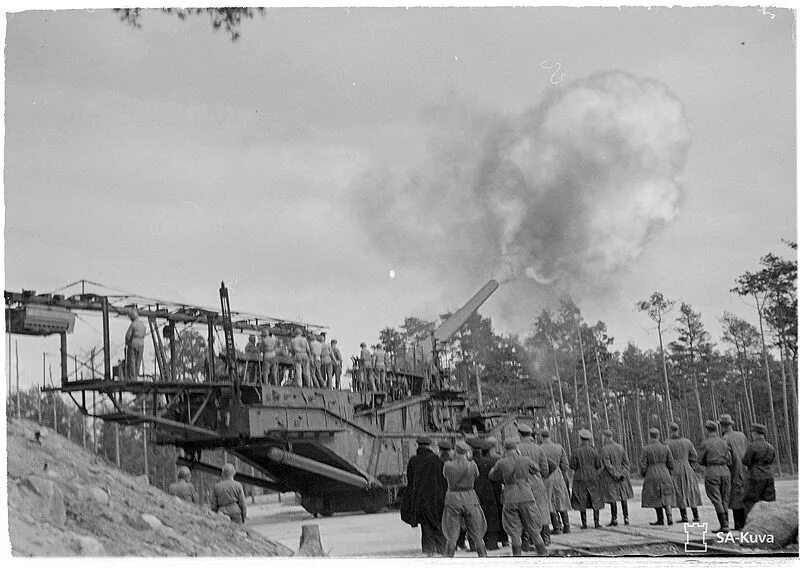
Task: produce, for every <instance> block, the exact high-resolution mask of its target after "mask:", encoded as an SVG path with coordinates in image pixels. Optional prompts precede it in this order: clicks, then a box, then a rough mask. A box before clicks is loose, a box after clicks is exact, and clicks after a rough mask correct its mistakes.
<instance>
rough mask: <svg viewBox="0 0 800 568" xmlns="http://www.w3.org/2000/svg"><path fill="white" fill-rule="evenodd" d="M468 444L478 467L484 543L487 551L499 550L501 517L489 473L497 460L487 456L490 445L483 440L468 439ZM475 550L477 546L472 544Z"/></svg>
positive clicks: (477, 485)
mask: <svg viewBox="0 0 800 568" xmlns="http://www.w3.org/2000/svg"><path fill="white" fill-rule="evenodd" d="M466 442H467V444H468V445H469V447H470V448H472V461H474V462H475V465H477V466H478V474H479V475H478V479H476V480H475V493H476V494H477V495H478V501H480V503H481V509H483V515H484V517H486V534H485V535H484V537H483V543H484V544H485V545H486V549H487V550H497V548H498V547H497V543H498V540H499V539H498V533H499V532H500V515H498V514H497V500H496V499H495V494H494V485H493V484H492V481H491V480H490V479H489V471H490V470H491V469H492V466H494V464H495V462H496V461H497V460H494V459H492V458H490V457H489V456H487V455H486V453H487V452H488V450H489V446H490V444H489V443H488V442H487V441H486V440H484V439H482V438H467V440H466ZM472 547H473V548H475V544H474V543H473V544H472Z"/></svg>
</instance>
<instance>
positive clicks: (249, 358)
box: [244, 335, 261, 383]
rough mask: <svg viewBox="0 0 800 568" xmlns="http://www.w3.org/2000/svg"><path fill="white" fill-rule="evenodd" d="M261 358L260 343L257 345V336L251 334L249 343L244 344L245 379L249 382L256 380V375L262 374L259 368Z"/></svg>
mask: <svg viewBox="0 0 800 568" xmlns="http://www.w3.org/2000/svg"><path fill="white" fill-rule="evenodd" d="M260 358H261V354H260V353H259V349H258V345H256V336H255V335H251V336H249V337H248V338H247V345H245V346H244V361H245V365H244V367H245V369H246V371H245V374H244V380H245V381H247V382H249V383H254V382H256V377H258V376H259V375H260V374H261V373H260V372H259V368H258V361H259V359H260Z"/></svg>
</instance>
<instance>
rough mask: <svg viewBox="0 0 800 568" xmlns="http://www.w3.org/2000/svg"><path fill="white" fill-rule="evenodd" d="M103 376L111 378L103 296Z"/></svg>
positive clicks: (105, 302) (105, 307)
mask: <svg viewBox="0 0 800 568" xmlns="http://www.w3.org/2000/svg"><path fill="white" fill-rule="evenodd" d="M92 366H93V367H94V350H92ZM103 378H104V379H105V380H107V381H110V380H111V339H110V338H109V321H108V298H106V297H103ZM92 379H94V371H92ZM117 465H119V464H117Z"/></svg>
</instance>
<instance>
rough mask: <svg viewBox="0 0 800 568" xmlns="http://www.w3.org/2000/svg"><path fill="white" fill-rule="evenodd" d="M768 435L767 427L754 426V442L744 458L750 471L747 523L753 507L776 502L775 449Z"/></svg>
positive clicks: (746, 487) (746, 510)
mask: <svg viewBox="0 0 800 568" xmlns="http://www.w3.org/2000/svg"><path fill="white" fill-rule="evenodd" d="M766 434H767V427H766V426H764V425H763V424H753V434H752V435H753V442H752V443H751V444H750V445H749V446H747V450H746V451H745V452H744V457H743V458H742V464H744V465H745V466H746V467H747V468H748V469H749V472H748V476H747V485H746V486H745V491H744V506H745V521H746V520H747V514H749V513H750V509H752V508H753V505H755V504H756V503H758V502H759V501H774V500H775V478H774V477H773V476H772V464H773V462H774V461H775V448H774V447H772V444H770V443H769V442H767V440H766Z"/></svg>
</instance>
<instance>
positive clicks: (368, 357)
mask: <svg viewBox="0 0 800 568" xmlns="http://www.w3.org/2000/svg"><path fill="white" fill-rule="evenodd" d="M361 383H362V384H363V385H364V390H367V389H369V390H373V391H374V390H375V380H374V378H373V376H372V353H370V351H369V349H367V344H366V343H362V344H361Z"/></svg>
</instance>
